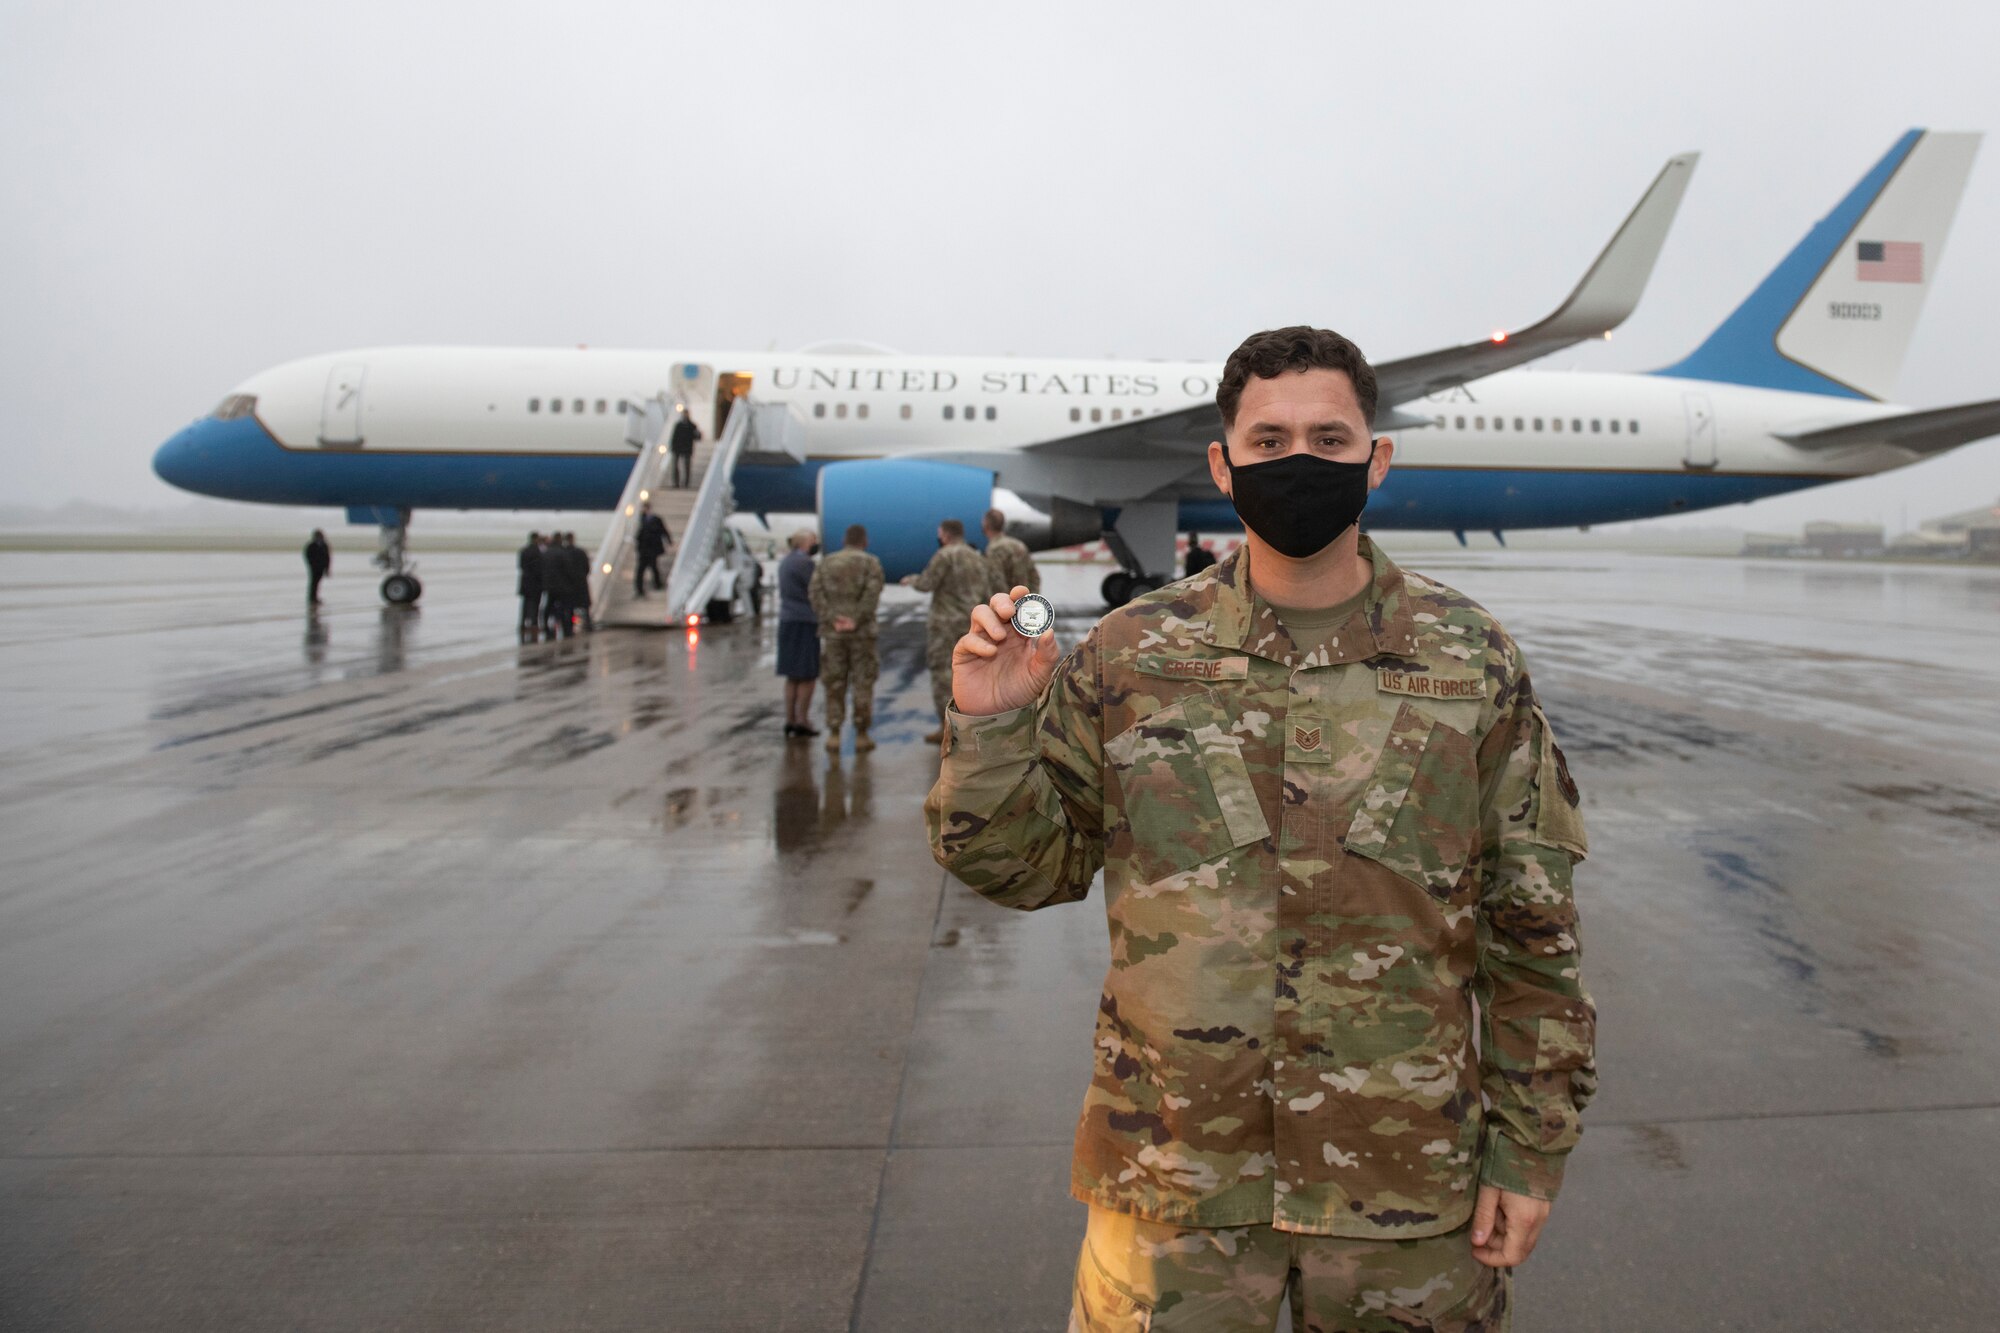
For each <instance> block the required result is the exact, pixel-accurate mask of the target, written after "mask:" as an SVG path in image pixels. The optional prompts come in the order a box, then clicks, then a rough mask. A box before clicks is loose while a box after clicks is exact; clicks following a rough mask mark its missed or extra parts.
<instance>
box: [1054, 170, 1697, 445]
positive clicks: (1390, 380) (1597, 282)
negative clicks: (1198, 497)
mask: <svg viewBox="0 0 2000 1333" xmlns="http://www.w3.org/2000/svg"><path fill="white" fill-rule="evenodd" d="M1700 158H1701V154H1699V153H1681V154H1679V155H1677V156H1675V157H1670V158H1668V159H1667V164H1666V166H1664V167H1662V168H1661V169H1660V174H1659V175H1658V176H1656V177H1654V178H1653V183H1652V185H1650V186H1649V187H1647V190H1646V193H1645V194H1644V195H1643V196H1642V197H1641V198H1640V200H1639V202H1638V204H1637V206H1635V207H1634V208H1633V209H1632V211H1631V213H1630V214H1628V215H1627V216H1626V218H1625V221H1624V223H1623V224H1622V225H1621V226H1620V227H1619V228H1618V231H1617V233H1616V234H1615V235H1614V236H1612V238H1611V242H1610V244H1608V245H1606V246H1605V247H1604V250H1603V253H1601V254H1599V255H1598V256H1597V259H1596V262H1594V263H1592V264H1591V266H1590V269H1589V271H1588V272H1586V273H1585V274H1584V275H1583V281H1581V282H1579V283H1578V284H1577V285H1576V290H1575V291H1572V292H1571V293H1570V294H1569V298H1568V299H1567V300H1565V301H1564V302H1563V303H1562V304H1561V305H1560V306H1557V307H1556V310H1555V313H1554V314H1552V315H1550V316H1549V317H1548V318H1547V319H1544V320H1542V321H1540V322H1539V323H1535V324H1530V325H1529V326H1528V327H1527V328H1525V329H1522V330H1520V331H1519V332H1516V333H1497V334H1494V335H1493V336H1492V337H1490V338H1483V339H1481V340H1480V341H1478V342H1475V343H1465V344H1463V345H1461V346H1458V347H1447V348H1445V349H1443V350H1442V351H1436V352H1425V353H1422V354H1421V355H1418V356H1408V357H1402V358H1400V359H1398V360H1395V361H1385V362H1383V363H1381V364H1380V365H1377V366H1376V367H1375V381H1376V384H1377V400H1378V402H1379V404H1380V410H1378V411H1377V413H1376V418H1377V419H1376V425H1377V426H1378V428H1383V429H1391V430H1393V429H1395V428H1397V427H1398V426H1401V425H1404V424H1412V425H1413V424H1416V423H1415V421H1414V420H1413V419H1408V418H1402V417H1400V416H1399V415H1398V414H1397V413H1395V412H1394V411H1393V410H1391V409H1393V408H1394V407H1395V406H1396V405H1397V404H1399V403H1406V402H1408V401H1410V400H1411V399H1413V398H1420V397H1422V396H1423V395H1424V394H1427V393H1434V392H1436V391H1437V390H1439V389H1447V388H1450V387H1451V386H1453V385H1455V384H1463V383H1465V382H1466V381H1467V380H1475V379H1479V378H1480V377H1482V376H1485V375H1491V374H1494V373H1495V372H1497V371H1502V370H1507V369H1509V368H1511V367H1514V366H1518V365H1521V364H1523V363H1524V362H1528V361H1533V360H1535V359H1536V358H1537V357H1543V356H1547V355H1548V354H1549V353H1551V352H1554V351H1559V350H1560V349H1562V348H1564V347H1568V346H1570V345H1572V344H1574V343H1578V342H1582V341H1583V340H1584V339H1586V338H1596V337H1601V336H1602V335H1603V334H1605V333H1606V332H1608V331H1609V330H1611V329H1614V328H1616V327H1618V326H1619V325H1620V324H1622V323H1624V322H1625V320H1626V318H1627V317H1628V316H1630V315H1631V313H1632V311H1633V309H1634V308H1635V307H1636V306H1637V305H1638V304H1639V297H1640V295H1641V294H1642V293H1643V292H1644V291H1645V290H1646V280H1647V279H1648V278H1650V277H1651V276H1652V273H1653V263H1654V261H1655V260H1657V259H1658V258H1659V257H1660V247H1661V245H1662V244H1664V243H1665V241H1666V239H1667V231H1668V229H1669V228H1670V227H1671V226H1672V225H1673V220H1674V214H1675V213H1676V212H1677V211H1678V210H1679V209H1680V205H1681V197H1682V196H1683V195H1684V194H1686V193H1687V184H1688V179H1689V177H1691V176H1692V175H1693V173H1694V166H1695V163H1696V162H1697V161H1699V160H1700ZM1221 426H1222V423H1221V422H1220V421H1218V420H1217V419H1216V412H1215V408H1214V407H1213V406H1211V405H1208V404H1205V403H1204V404H1201V405H1198V406H1195V407H1184V408H1181V409H1179V410H1177V411H1173V412H1162V413H1160V414H1159V415H1157V416H1149V417H1141V418H1139V419H1138V420H1136V421H1127V422H1121V423H1119V424H1117V425H1112V426H1102V427H1098V428H1096V429H1094V430H1088V431H1082V432H1079V433H1077V434H1073V435H1063V436H1059V437H1057V438H1056V439H1053V440H1044V441H1042V442H1040V443H1039V444H1032V445H1029V446H1028V447H1027V450H1026V452H1029V453H1042V454H1056V455H1061V456H1063V457H1067V458H1077V459H1085V458H1088V459H1100V460H1107V461H1109V460H1129V461H1138V460H1141V459H1147V458H1151V459H1162V458H1164V457H1171V456H1174V455H1189V454H1200V453H1201V452H1202V451H1203V450H1204V449H1206V448H1207V446H1208V442H1209V441H1210V440H1213V439H1215V438H1216V437H1217V436H1218V435H1219V434H1220V433H1221Z"/></svg>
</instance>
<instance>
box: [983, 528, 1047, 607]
mask: <svg viewBox="0 0 2000 1333" xmlns="http://www.w3.org/2000/svg"><path fill="white" fill-rule="evenodd" d="M979 526H980V527H981V528H983V529H985V532H986V563H987V564H989V565H991V566H993V581H994V583H995V584H996V585H997V586H998V588H999V591H1001V592H1005V591H1007V590H1008V589H1009V588H1026V589H1027V590H1028V591H1029V592H1040V591H1041V590H1042V571H1041V570H1039V569H1036V568H1035V558H1034V557H1033V556H1031V555H1029V554H1028V544H1027V543H1026V542H1024V541H1022V540H1021V539H1020V538H1019V537H1009V536H1008V535H1007V516H1006V515H1005V514H1003V513H1001V512H1000V511H999V510H997V509H989V510H987V511H986V518H985V520H984V521H983V522H982V523H981V524H980V525H979Z"/></svg>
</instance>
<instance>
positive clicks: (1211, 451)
mask: <svg viewBox="0 0 2000 1333" xmlns="http://www.w3.org/2000/svg"><path fill="white" fill-rule="evenodd" d="M1228 447H1229V446H1227V445H1225V444H1223V443H1222V441H1220V440H1210V441H1209V442H1208V476H1209V480H1211V481H1213V482H1214V483H1215V489H1216V490H1218V491H1221V492H1222V493H1223V494H1224V495H1228V494H1229V456H1228V454H1227V453H1225V452H1224V450H1226V449H1227V448H1228ZM1231 498H1234V497H1231Z"/></svg>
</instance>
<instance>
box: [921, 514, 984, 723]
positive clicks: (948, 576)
mask: <svg viewBox="0 0 2000 1333" xmlns="http://www.w3.org/2000/svg"><path fill="white" fill-rule="evenodd" d="M938 542H939V546H938V553H937V554H936V555H934V556H932V557H931V559H930V563H929V564H927V565H925V566H924V572H923V573H921V574H910V575H907V576H905V577H904V579H903V582H904V583H905V584H906V585H908V586H909V587H912V588H915V589H916V590H917V591H919V592H927V593H929V594H930V595H931V610H930V616H929V618H928V619H927V620H926V621H925V622H924V631H925V637H924V665H925V666H927V667H929V668H930V673H931V703H932V704H933V705H935V706H936V708H937V714H938V729H937V730H936V731H933V732H932V733H931V734H930V735H928V736H926V737H924V739H925V740H927V741H929V742H931V743H932V744H933V745H935V744H936V743H938V742H939V741H941V740H943V739H944V716H945V711H946V710H947V709H948V708H949V707H950V706H951V650H952V646H953V645H954V644H956V643H957V642H958V636H959V635H961V634H963V633H965V626H966V622H967V620H968V619H969V618H970V617H971V615H972V608H973V607H975V606H978V605H980V604H981V603H982V602H984V601H985V600H986V599H987V598H988V597H991V596H992V595H993V594H994V593H996V592H1003V591H1005V589H1003V588H1001V587H1000V586H999V585H998V584H997V583H995V582H994V579H993V567H992V566H991V565H989V564H987V563H986V557H985V556H983V555H981V554H980V553H979V552H978V551H975V550H974V549H972V548H971V547H970V546H967V545H966V544H965V524H963V523H961V522H959V521H958V520H957V519H955V518H948V519H946V520H944V522H942V523H940V524H938Z"/></svg>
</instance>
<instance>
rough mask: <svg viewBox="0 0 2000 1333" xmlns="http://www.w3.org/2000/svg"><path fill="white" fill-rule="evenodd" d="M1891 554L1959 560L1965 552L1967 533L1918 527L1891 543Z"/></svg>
mask: <svg viewBox="0 0 2000 1333" xmlns="http://www.w3.org/2000/svg"><path fill="white" fill-rule="evenodd" d="M1889 554H1890V555H1902V556H1916V557H1919V558H1922V559H1929V560H1957V559H1959V558H1960V557H1962V556H1963V555H1964V554H1965V534H1964V533H1958V534H1952V533H1949V532H1933V531H1932V530H1931V529H1929V528H1927V527H1925V528H1918V529H1917V530H1916V531H1915V532H1905V533H1903V534H1901V535H1900V536H1898V537H1897V538H1896V540H1894V541H1892V542H1890V543H1889Z"/></svg>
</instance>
